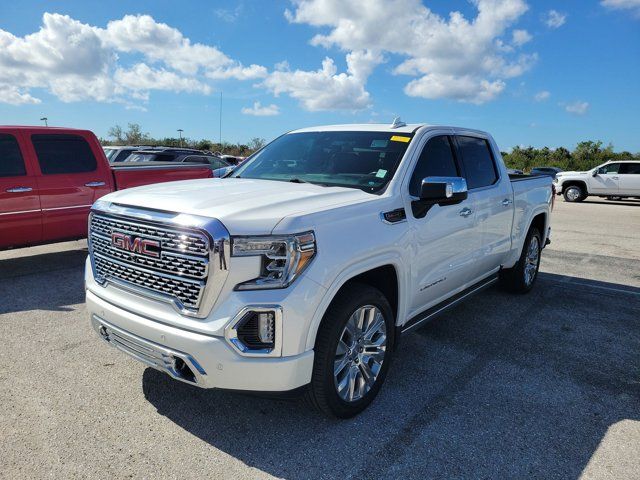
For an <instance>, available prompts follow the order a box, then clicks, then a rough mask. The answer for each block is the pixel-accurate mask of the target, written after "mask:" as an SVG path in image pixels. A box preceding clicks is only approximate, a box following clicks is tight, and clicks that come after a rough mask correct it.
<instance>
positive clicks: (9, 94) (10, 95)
mask: <svg viewBox="0 0 640 480" xmlns="http://www.w3.org/2000/svg"><path fill="white" fill-rule="evenodd" d="M0 103H8V104H9V105H24V104H28V103H31V104H38V103H41V100H40V99H39V98H35V97H32V96H31V95H29V94H28V93H23V92H21V91H20V89H19V88H17V87H13V86H11V85H0Z"/></svg>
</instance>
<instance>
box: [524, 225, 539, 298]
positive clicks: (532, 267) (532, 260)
mask: <svg viewBox="0 0 640 480" xmlns="http://www.w3.org/2000/svg"><path fill="white" fill-rule="evenodd" d="M539 258H540V240H538V237H537V236H535V235H533V236H532V237H531V241H530V242H529V248H528V249H527V256H526V258H525V264H524V283H525V284H526V285H527V286H528V285H531V284H532V283H533V280H534V279H535V278H536V273H537V272H538V260H539Z"/></svg>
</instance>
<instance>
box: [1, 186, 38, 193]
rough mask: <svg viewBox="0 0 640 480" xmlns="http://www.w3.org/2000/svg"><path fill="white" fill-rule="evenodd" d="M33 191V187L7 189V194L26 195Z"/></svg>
mask: <svg viewBox="0 0 640 480" xmlns="http://www.w3.org/2000/svg"><path fill="white" fill-rule="evenodd" d="M32 190H33V188H31V187H13V188H7V190H6V192H7V193H25V192H31V191H32Z"/></svg>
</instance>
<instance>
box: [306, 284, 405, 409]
mask: <svg viewBox="0 0 640 480" xmlns="http://www.w3.org/2000/svg"><path fill="white" fill-rule="evenodd" d="M394 334H395V322H394V318H393V314H392V310H391V306H390V305H389V302H388V301H387V299H386V298H385V297H384V295H383V294H382V293H381V292H380V291H379V290H377V289H375V288H373V287H371V286H369V285H364V284H353V285H350V286H347V287H346V288H345V289H343V291H341V292H340V293H339V294H338V296H337V297H336V299H335V300H334V301H333V303H332V304H331V306H330V307H329V308H328V309H327V312H326V313H325V316H324V318H323V320H322V323H321V324H320V329H319V330H318V336H317V338H316V344H315V349H314V350H315V355H314V364H313V373H312V376H311V383H310V384H309V386H308V388H307V400H308V401H309V402H310V403H311V405H312V406H314V407H315V408H317V409H318V410H320V411H322V412H324V413H326V414H328V415H332V416H335V417H338V418H350V417H353V416H354V415H357V414H358V413H360V412H362V411H363V410H364V409H365V408H367V406H368V405H369V404H370V403H371V402H372V401H373V399H374V398H375V397H376V395H377V394H378V392H379V391H380V387H381V386H382V384H383V382H384V379H385V377H386V374H387V370H388V369H389V364H390V362H391V355H392V352H393V344H394V340H395V337H394Z"/></svg>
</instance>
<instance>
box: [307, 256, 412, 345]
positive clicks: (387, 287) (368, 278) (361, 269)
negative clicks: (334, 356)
mask: <svg viewBox="0 0 640 480" xmlns="http://www.w3.org/2000/svg"><path fill="white" fill-rule="evenodd" d="M400 265H401V263H400V259H393V260H391V259H388V260H387V261H385V262H379V263H378V264H376V265H371V264H368V265H360V266H355V267H352V268H350V269H348V270H346V271H344V272H343V274H342V275H340V276H339V278H338V279H337V280H336V281H335V282H334V283H333V285H332V287H331V288H330V289H329V290H328V291H327V294H326V295H325V298H324V299H323V301H322V302H321V304H320V305H319V306H318V308H317V309H316V312H315V314H314V316H313V319H312V322H311V325H310V328H309V332H308V334H307V343H306V349H307V350H309V349H312V348H313V347H314V345H315V342H316V336H317V333H318V329H319V328H320V325H321V323H322V319H323V317H324V314H325V313H326V311H327V309H328V308H329V306H330V305H331V303H332V302H333V300H334V299H335V298H336V296H337V295H338V294H340V293H341V292H342V291H343V290H344V289H345V288H348V286H349V285H350V284H353V283H364V284H366V285H370V286H372V287H375V288H377V289H378V290H380V291H381V292H382V293H383V294H384V295H385V297H386V298H387V300H388V302H389V304H390V305H391V309H392V311H393V316H394V323H395V324H396V325H397V323H398V319H399V318H401V315H403V314H404V299H403V298H402V292H403V291H404V289H403V288H402V284H403V279H402V277H401V272H402V270H401V269H400Z"/></svg>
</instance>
